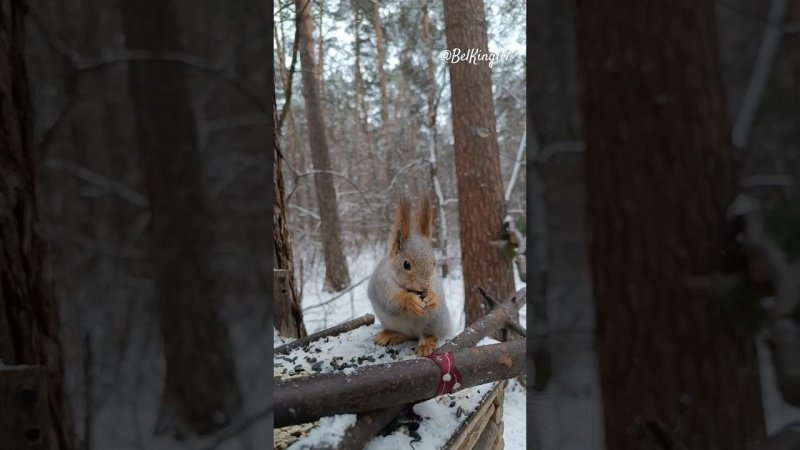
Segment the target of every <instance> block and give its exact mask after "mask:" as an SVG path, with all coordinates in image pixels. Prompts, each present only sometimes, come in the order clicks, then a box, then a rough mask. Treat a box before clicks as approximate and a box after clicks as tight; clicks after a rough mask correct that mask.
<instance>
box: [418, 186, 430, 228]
mask: <svg viewBox="0 0 800 450" xmlns="http://www.w3.org/2000/svg"><path fill="white" fill-rule="evenodd" d="M417 232H418V233H419V234H421V235H423V236H425V237H427V238H430V237H431V236H432V232H433V214H432V211H431V198H430V197H429V196H428V194H425V195H423V196H422V200H421V201H420V206H419V215H417Z"/></svg>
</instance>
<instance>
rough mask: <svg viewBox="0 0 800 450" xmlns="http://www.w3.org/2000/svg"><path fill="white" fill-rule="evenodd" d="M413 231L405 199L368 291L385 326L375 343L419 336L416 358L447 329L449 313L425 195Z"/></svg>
mask: <svg viewBox="0 0 800 450" xmlns="http://www.w3.org/2000/svg"><path fill="white" fill-rule="evenodd" d="M416 219H417V220H416V222H415V227H414V230H412V229H411V206H410V202H409V200H408V198H407V197H405V196H403V197H401V198H400V199H399V201H398V202H397V209H396V211H395V217H394V224H393V226H392V232H391V235H390V243H389V247H390V249H389V253H388V254H387V255H386V257H385V258H383V259H382V260H381V261H380V263H379V264H378V267H377V268H376V269H375V272H374V273H373V274H372V277H371V278H370V280H369V286H368V288H367V295H368V297H369V300H370V302H371V303H372V309H374V310H375V315H376V316H378V319H380V321H381V325H383V327H384V329H383V330H382V331H381V332H380V333H378V334H377V335H376V336H375V338H374V342H375V344H377V345H391V344H399V343H401V342H405V341H408V340H411V339H414V338H419V342H418V343H417V347H416V354H417V356H428V355H430V354H431V353H433V351H434V350H435V349H436V345H437V343H438V340H439V339H440V338H441V339H444V338H445V337H446V336H448V335H449V333H450V327H451V324H450V312H449V311H448V310H447V304H446V302H445V299H444V291H443V289H442V281H441V279H439V278H438V277H436V275H435V274H434V269H435V266H436V263H435V258H434V255H433V244H432V242H431V231H432V226H433V224H432V221H433V217H432V213H431V204H430V199H429V198H428V197H427V196H424V197H423V198H422V201H421V205H420V210H419V213H418V214H417V217H416Z"/></svg>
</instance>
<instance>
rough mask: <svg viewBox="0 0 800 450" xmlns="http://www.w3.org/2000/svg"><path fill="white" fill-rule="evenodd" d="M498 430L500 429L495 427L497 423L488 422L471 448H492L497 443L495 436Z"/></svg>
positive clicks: (479, 449) (477, 449)
mask: <svg viewBox="0 0 800 450" xmlns="http://www.w3.org/2000/svg"><path fill="white" fill-rule="evenodd" d="M499 430H500V427H499V426H498V425H497V423H496V422H495V421H494V420H490V421H489V422H487V423H486V427H485V428H484V429H483V430H482V431H481V435H480V437H479V438H478V441H477V442H475V445H474V446H473V447H472V448H474V449H475V450H483V449H487V448H493V447H494V443H495V441H497V434H498V432H499Z"/></svg>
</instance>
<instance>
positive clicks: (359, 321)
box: [273, 314, 375, 355]
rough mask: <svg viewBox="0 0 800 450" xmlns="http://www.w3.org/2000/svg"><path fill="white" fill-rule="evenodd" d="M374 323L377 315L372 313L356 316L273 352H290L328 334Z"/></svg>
mask: <svg viewBox="0 0 800 450" xmlns="http://www.w3.org/2000/svg"><path fill="white" fill-rule="evenodd" d="M373 323H375V316H373V315H372V314H364V315H363V316H360V317H356V318H355V319H351V320H348V321H347V322H343V323H340V324H339V325H335V326H333V327H330V328H328V329H325V330H322V331H317V332H316V333H312V334H309V335H308V336H306V337H303V338H300V339H295V340H293V341H292V342H289V343H288V344H284V345H281V346H280V347H276V348H275V350H273V354H275V355H280V354H283V353H289V352H290V351H292V350H294V349H296V348H300V347H302V346H304V345H306V344H308V343H311V342H314V341H316V340H318V339H322V338H324V337H328V336H336V335H337V334H342V333H345V332H348V331H350V330H355V329H356V328H358V327H363V326H364V325H372V324H373Z"/></svg>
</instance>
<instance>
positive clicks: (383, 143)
mask: <svg viewBox="0 0 800 450" xmlns="http://www.w3.org/2000/svg"><path fill="white" fill-rule="evenodd" d="M372 26H373V27H374V28H375V51H376V54H375V58H376V59H377V61H376V65H377V66H376V70H377V71H378V89H379V90H380V93H381V108H380V113H381V128H380V136H379V142H380V144H379V145H378V148H379V149H380V151H382V152H386V182H387V183H388V182H389V181H391V179H392V177H393V176H394V172H395V169H394V167H393V165H394V163H395V150H394V149H393V146H390V145H388V137H389V97H388V94H387V93H386V71H385V68H384V66H385V65H386V50H385V48H384V47H385V46H384V39H383V25H381V11H380V3H379V2H373V3H372Z"/></svg>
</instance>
